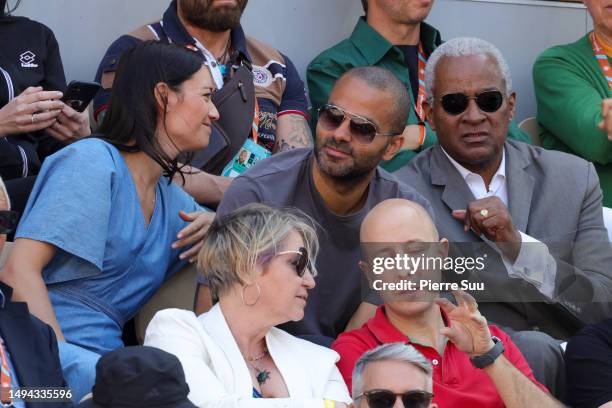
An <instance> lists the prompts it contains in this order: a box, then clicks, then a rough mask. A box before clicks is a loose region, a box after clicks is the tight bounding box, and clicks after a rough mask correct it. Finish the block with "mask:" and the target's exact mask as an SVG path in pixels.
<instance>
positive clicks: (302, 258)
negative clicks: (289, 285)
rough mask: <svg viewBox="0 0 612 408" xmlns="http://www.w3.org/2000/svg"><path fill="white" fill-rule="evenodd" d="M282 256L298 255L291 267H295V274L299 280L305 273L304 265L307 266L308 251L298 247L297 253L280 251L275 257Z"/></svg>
mask: <svg viewBox="0 0 612 408" xmlns="http://www.w3.org/2000/svg"><path fill="white" fill-rule="evenodd" d="M284 254H298V255H299V257H297V259H296V260H295V261H293V262H292V264H293V266H295V272H296V273H297V275H298V276H299V277H300V278H301V277H303V276H304V274H305V273H306V265H308V251H307V250H306V248H304V247H300V248H299V249H298V250H297V251H282V252H278V253H277V254H276V255H284Z"/></svg>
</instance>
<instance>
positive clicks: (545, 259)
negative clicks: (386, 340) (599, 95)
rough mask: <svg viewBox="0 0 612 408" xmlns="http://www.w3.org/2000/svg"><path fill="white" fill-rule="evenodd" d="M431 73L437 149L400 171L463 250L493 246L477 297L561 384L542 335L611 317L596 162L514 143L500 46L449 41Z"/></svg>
mask: <svg viewBox="0 0 612 408" xmlns="http://www.w3.org/2000/svg"><path fill="white" fill-rule="evenodd" d="M426 79H427V84H428V102H427V103H426V104H425V106H426V108H425V109H426V114H427V119H428V121H429V124H430V125H431V127H432V129H435V131H436V132H437V134H438V139H439V145H436V146H434V147H432V148H430V149H428V150H427V151H425V152H423V153H421V154H420V155H418V156H417V157H416V158H415V159H414V160H412V161H411V163H410V164H409V165H408V166H407V167H405V168H403V169H401V170H400V171H398V172H397V173H395V174H396V175H397V176H398V178H400V180H402V181H404V182H406V183H407V184H409V185H411V186H412V187H414V188H415V189H416V190H417V191H419V192H420V193H421V194H423V195H424V196H425V197H426V198H427V199H429V201H430V203H431V204H432V206H433V208H434V211H435V215H436V224H437V227H438V230H439V231H440V234H441V235H442V236H445V237H447V238H448V239H449V240H450V241H451V246H452V248H453V251H454V252H453V253H454V254H455V255H463V256H466V255H467V254H471V255H478V254H480V255H482V254H483V253H484V254H486V256H487V262H486V268H485V270H484V271H481V272H480V273H479V274H477V276H476V275H471V276H469V278H470V279H475V280H480V281H483V282H485V284H486V285H487V286H486V290H485V292H484V293H480V294H476V296H477V298H478V297H480V299H479V303H480V309H481V310H482V311H483V314H484V315H486V316H487V317H488V318H489V319H490V320H491V321H492V322H494V323H497V324H499V325H501V326H503V327H505V328H508V329H510V331H512V330H514V331H516V332H518V333H516V334H515V336H514V337H516V338H514V337H513V339H514V340H515V342H516V343H517V345H519V347H521V346H523V347H521V351H523V353H524V354H525V356H526V357H527V360H528V361H529V363H530V365H531V366H532V368H533V370H534V372H535V374H536V377H538V374H539V376H540V377H539V378H538V379H539V380H540V381H542V382H543V383H545V384H546V385H547V386H549V388H553V390H552V391H555V390H554V388H555V387H554V386H552V387H551V381H552V380H551V378H550V377H551V376H554V375H555V373H554V372H553V371H554V370H551V369H550V367H551V365H550V358H557V359H560V358H561V354H560V352H559V351H558V348H557V347H556V346H554V345H553V344H554V342H553V341H552V338H551V337H549V336H545V335H543V334H542V333H537V332H540V331H541V332H545V333H547V334H549V335H551V336H553V337H555V338H557V339H565V338H567V337H569V336H571V335H572V334H574V333H575V332H576V331H577V330H578V329H579V328H581V327H582V326H583V325H584V324H586V323H591V322H595V321H599V320H601V319H603V318H604V317H605V316H607V315H609V313H610V308H609V307H610V304H609V302H610V301H611V300H612V278H611V276H612V251H611V248H610V244H609V241H608V237H607V232H606V229H605V227H604V225H603V217H602V204H601V203H602V193H601V189H600V187H599V180H598V178H597V174H596V173H595V169H594V167H593V165H592V164H591V163H589V162H586V161H585V160H583V159H580V158H578V157H576V156H572V155H569V154H565V153H561V152H554V151H548V150H544V149H542V148H539V147H534V146H530V145H527V144H524V143H520V142H515V141H511V140H506V134H507V128H508V124H509V122H510V121H511V120H512V117H513V115H514V107H515V102H516V95H515V93H514V92H512V91H511V86H512V85H511V79H510V74H509V69H508V66H507V64H506V62H505V61H504V59H503V57H502V56H501V53H500V52H499V51H498V50H497V49H496V48H495V47H494V46H493V45H491V44H489V43H487V42H485V41H482V40H479V39H475V38H459V39H454V40H451V41H449V42H447V43H445V44H444V45H442V46H441V47H439V48H438V49H437V50H436V51H435V52H434V54H432V56H431V57H430V59H429V62H428V64H427V68H426ZM577 137H579V135H577ZM468 243H470V244H468ZM481 301H482V302H481ZM527 331H529V332H527ZM546 343H548V345H547V344H546ZM550 352H552V353H553V354H556V356H555V357H550V356H549V357H546V356H547V353H548V354H550ZM547 377H548V378H547Z"/></svg>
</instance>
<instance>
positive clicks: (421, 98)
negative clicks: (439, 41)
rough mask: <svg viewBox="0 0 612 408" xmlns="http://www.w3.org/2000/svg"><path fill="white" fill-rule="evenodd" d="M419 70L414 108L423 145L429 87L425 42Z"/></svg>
mask: <svg viewBox="0 0 612 408" xmlns="http://www.w3.org/2000/svg"><path fill="white" fill-rule="evenodd" d="M418 61H419V63H418V70H419V94H418V96H417V100H416V104H415V106H414V110H415V111H416V115H417V119H418V120H419V128H420V130H419V136H420V137H419V142H420V144H421V145H422V144H423V142H424V141H425V120H426V118H425V109H423V103H424V102H425V100H426V99H427V89H426V85H425V65H426V64H427V59H426V58H425V52H424V51H423V43H421V42H419V58H418Z"/></svg>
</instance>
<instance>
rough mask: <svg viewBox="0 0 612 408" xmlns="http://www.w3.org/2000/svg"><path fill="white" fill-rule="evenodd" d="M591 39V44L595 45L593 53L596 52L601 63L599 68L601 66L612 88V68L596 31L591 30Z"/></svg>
mask: <svg viewBox="0 0 612 408" xmlns="http://www.w3.org/2000/svg"><path fill="white" fill-rule="evenodd" d="M589 39H590V40H591V45H592V46H593V54H595V59H596V60H597V63H598V64H599V68H601V73H602V74H603V76H604V78H606V80H607V81H608V87H610V90H612V68H610V62H609V61H608V56H607V55H606V54H605V53H604V52H603V49H602V48H601V46H600V45H599V42H598V41H597V38H596V37H595V32H594V31H591V34H590V35H589Z"/></svg>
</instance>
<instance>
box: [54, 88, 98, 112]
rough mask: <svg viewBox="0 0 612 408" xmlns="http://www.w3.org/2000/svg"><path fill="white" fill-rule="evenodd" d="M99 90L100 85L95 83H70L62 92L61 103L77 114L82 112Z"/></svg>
mask: <svg viewBox="0 0 612 408" xmlns="http://www.w3.org/2000/svg"><path fill="white" fill-rule="evenodd" d="M99 89H100V84H99V83H97V82H82V81H71V82H70V83H69V84H68V89H66V92H64V96H63V97H62V102H64V103H65V104H66V105H68V106H70V107H71V108H72V109H74V110H75V111H77V112H83V111H84V110H85V109H87V105H89V103H90V102H91V100H92V99H93V98H94V96H95V95H96V93H98V90H99Z"/></svg>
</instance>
